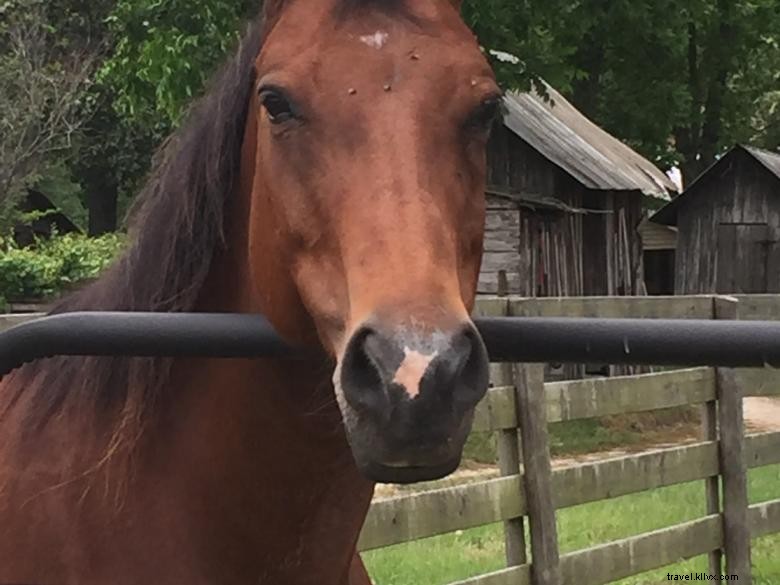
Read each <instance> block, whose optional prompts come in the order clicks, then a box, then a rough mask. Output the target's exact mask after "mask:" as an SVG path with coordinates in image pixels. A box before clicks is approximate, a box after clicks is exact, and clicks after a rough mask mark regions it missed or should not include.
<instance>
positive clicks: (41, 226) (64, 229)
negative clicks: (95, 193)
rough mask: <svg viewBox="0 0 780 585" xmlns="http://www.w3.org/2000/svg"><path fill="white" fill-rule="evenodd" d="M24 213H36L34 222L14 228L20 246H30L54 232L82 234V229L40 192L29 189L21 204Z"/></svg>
mask: <svg viewBox="0 0 780 585" xmlns="http://www.w3.org/2000/svg"><path fill="white" fill-rule="evenodd" d="M19 211H21V212H22V213H27V214H32V213H35V214H36V215H37V217H36V218H35V219H33V220H32V221H30V222H28V223H25V224H19V225H17V226H16V227H15V228H14V240H15V241H16V243H17V244H19V245H20V246H29V245H30V244H32V243H33V242H34V241H35V239H36V238H48V237H51V235H52V232H53V230H56V231H57V233H58V234H69V233H74V232H75V233H81V229H79V227H78V226H77V225H76V224H75V223H73V222H72V221H71V220H70V218H68V217H67V216H66V215H65V214H64V213H62V211H61V210H60V209H59V208H58V207H57V206H56V205H55V204H54V203H52V201H51V199H49V198H48V197H47V196H46V195H44V194H43V193H41V192H40V191H36V190H34V189H29V190H28V191H27V196H26V197H25V198H24V199H23V200H22V202H21V203H20V204H19Z"/></svg>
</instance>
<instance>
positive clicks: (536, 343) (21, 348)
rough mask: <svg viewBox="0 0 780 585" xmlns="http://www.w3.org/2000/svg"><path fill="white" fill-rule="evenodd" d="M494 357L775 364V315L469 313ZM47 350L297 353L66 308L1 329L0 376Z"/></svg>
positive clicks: (244, 322) (198, 321)
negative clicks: (753, 317) (713, 318)
mask: <svg viewBox="0 0 780 585" xmlns="http://www.w3.org/2000/svg"><path fill="white" fill-rule="evenodd" d="M476 324H477V328H478V329H479V331H480V333H481V334H482V337H483V339H484V340H485V344H486V346H487V348H488V353H489V354H490V357H491V360H492V361H495V362H557V363H586V362H596V363H610V364H632V365H674V366H728V367H764V366H779V367H780V322H775V321H707V320H694V319H684V320H669V319H590V318H522V317H501V318H482V319H477V320H476ZM55 355H94V356H136V357H152V356H159V357H204V358H205V357H214V358H259V357H291V358H295V357H305V354H303V353H302V352H300V351H299V350H296V349H295V348H293V347H291V346H290V345H288V344H287V343H285V341H284V340H283V339H282V338H281V337H280V336H279V335H278V333H277V332H276V331H275V330H274V328H273V327H272V325H271V324H270V323H269V322H268V320H267V319H266V318H265V317H263V316H262V315H241V314H228V313H219V314H207V313H102V312H101V313H65V314H61V315H55V316H51V317H43V318H40V319H36V320H34V321H30V322H28V323H24V324H21V325H17V326H16V327H12V328H11V329H8V330H7V331H5V332H2V333H0V376H2V375H4V374H7V373H9V372H10V371H12V370H14V369H16V368H18V367H19V366H21V365H23V364H25V363H27V362H30V361H33V360H36V359H40V358H45V357H51V356H55Z"/></svg>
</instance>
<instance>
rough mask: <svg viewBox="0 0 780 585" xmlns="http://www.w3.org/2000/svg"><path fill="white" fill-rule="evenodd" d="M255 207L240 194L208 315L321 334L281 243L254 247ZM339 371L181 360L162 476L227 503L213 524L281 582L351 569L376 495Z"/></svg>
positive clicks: (301, 334)
mask: <svg viewBox="0 0 780 585" xmlns="http://www.w3.org/2000/svg"><path fill="white" fill-rule="evenodd" d="M248 204H249V203H248V202H247V200H246V198H245V197H242V200H241V202H240V204H239V205H238V206H236V207H234V209H233V210H232V212H231V215H232V217H229V218H228V222H230V223H232V224H233V225H231V226H229V229H227V230H226V232H227V235H228V238H229V245H228V247H227V251H226V252H223V253H220V254H219V255H218V257H217V258H216V259H215V261H214V263H213V266H212V273H211V274H210V276H209V278H208V281H207V282H206V286H205V287H204V289H203V297H202V299H201V302H200V303H199V307H198V309H199V310H210V311H230V312H262V313H264V314H266V315H267V316H269V318H270V319H271V320H272V322H274V324H275V325H277V327H278V328H279V329H281V330H282V331H283V332H285V333H288V334H292V335H294V336H295V337H296V338H298V339H302V338H312V337H314V330H313V325H312V324H311V323H310V320H309V319H308V317H307V315H306V312H305V310H304V308H303V306H302V304H301V303H300V301H299V300H298V299H297V294H296V293H295V289H294V286H293V284H292V281H291V278H290V276H289V270H288V268H287V267H286V266H284V265H283V262H282V261H280V258H281V255H280V253H279V250H278V249H276V248H275V246H276V243H275V242H273V241H272V240H270V239H269V240H263V239H262V238H260V240H259V241H258V238H257V237H255V238H253V239H251V243H250V237H249V226H248V225H247V224H246V223H245V222H247V218H251V217H252V216H255V217H256V216H257V214H253V213H250V212H248V211H249V210H247V209H246V206H247V205H248ZM261 215H262V214H261ZM252 227H253V228H256V227H257V226H252ZM266 229H267V231H265V233H268V234H273V233H274V232H276V230H274V229H268V228H266ZM261 233H262V231H261ZM250 248H251V250H250ZM250 263H254V264H253V265H250ZM258 274H262V275H263V278H262V281H261V282H258V281H257V275H258ZM331 375H332V366H331V365H330V364H329V363H327V361H326V360H324V359H323V360H322V361H321V362H314V363H306V364H302V363H300V362H295V361H286V360H271V359H268V360H231V361H226V360H193V361H188V362H185V361H180V362H177V363H176V365H175V366H174V370H173V372H172V379H171V385H172V391H173V393H172V398H173V400H174V402H173V404H176V406H175V407H172V408H169V409H167V410H168V411H169V412H170V415H169V417H168V419H167V420H165V421H164V423H163V426H162V428H163V429H166V430H165V431H164V432H166V433H168V434H169V435H170V437H171V439H172V444H175V445H176V446H175V447H172V450H173V453H171V454H170V455H169V456H167V457H165V458H164V460H163V458H161V459H160V465H164V466H165V467H166V469H165V470H164V473H165V474H166V475H167V476H168V477H177V478H179V480H180V481H183V482H185V484H186V486H182V487H185V489H187V490H188V491H189V492H190V493H192V490H193V488H195V489H197V490H201V493H200V494H199V495H198V496H197V497H199V498H202V499H204V500H212V501H222V502H225V504H224V505H220V506H219V507H218V508H219V510H220V513H219V514H217V515H213V516H210V517H208V518H204V521H205V522H206V523H207V526H205V527H204V528H205V529H207V530H209V531H210V532H211V533H212V534H215V535H216V534H219V535H220V538H221V539H222V542H224V543H231V545H232V546H234V547H236V548H237V549H241V548H242V547H244V548H245V549H246V552H247V554H248V555H249V556H251V555H252V554H254V555H255V556H256V555H257V550H258V549H262V550H263V551H264V553H265V554H266V555H267V558H269V559H276V561H277V562H278V563H280V567H281V568H280V569H279V570H280V571H281V572H280V573H279V574H278V575H276V579H277V580H278V579H279V578H282V577H284V576H285V575H286V576H287V577H289V578H293V577H294V578H295V579H297V581H296V582H298V583H308V581H306V580H305V579H303V578H302V577H301V575H300V574H299V573H297V572H296V571H299V570H301V569H303V568H304V567H308V568H309V570H310V571H312V573H311V574H312V575H320V576H324V575H325V574H327V573H328V571H333V570H334V567H335V568H336V569H335V570H337V571H339V570H341V569H339V567H345V568H346V567H348V566H349V562H350V560H351V555H352V553H353V551H354V543H355V539H356V537H357V534H358V531H359V530H360V526H361V525H362V521H363V517H364V515H365V512H366V509H367V507H368V503H369V501H370V498H371V493H372V485H371V484H370V483H369V482H367V481H366V480H364V479H363V478H362V477H361V476H360V475H359V473H358V472H357V469H356V467H355V464H354V462H353V459H352V455H351V453H350V451H349V447H348V444H347V442H346V438H345V434H344V431H343V427H342V424H341V417H340V413H339V410H338V406H337V404H336V401H335V396H334V393H333V390H332V387H331V382H330V378H331ZM171 455H172V456H171ZM171 460H175V461H176V466H177V468H178V469H177V473H176V474H172V473H170V471H171V470H170V467H169V466H170V463H169V462H170V461H171ZM174 489H175V488H174ZM193 505H195V506H197V502H195V503H193ZM212 511H213V510H212ZM250 543H251V544H250ZM226 546H227V544H226ZM247 547H249V548H247ZM284 567H288V568H287V569H285V568H284ZM295 567H300V568H299V569H295ZM313 578H314V579H315V581H316V582H318V583H320V582H321V583H326V582H330V581H324V580H323V581H317V580H316V577H313ZM334 582H335V581H334Z"/></svg>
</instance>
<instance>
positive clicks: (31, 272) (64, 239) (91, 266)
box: [0, 234, 123, 300]
mask: <svg viewBox="0 0 780 585" xmlns="http://www.w3.org/2000/svg"><path fill="white" fill-rule="evenodd" d="M122 244H123V238H122V237H121V236H118V235H116V234H110V235H106V236H102V237H100V238H87V237H85V236H82V235H77V234H67V235H64V236H56V237H53V238H51V239H49V240H40V241H38V242H37V243H36V245H35V246H31V247H27V248H20V247H18V246H16V245H15V244H14V243H13V242H12V241H5V242H2V245H0V298H3V297H4V298H6V299H10V300H16V299H32V298H47V297H51V296H54V295H57V294H59V293H62V292H64V291H66V290H68V289H70V288H73V287H74V286H75V285H78V284H80V283H83V282H85V281H88V280H91V279H94V278H96V277H97V276H98V275H99V274H100V273H101V272H102V271H103V270H104V269H105V268H106V267H107V266H108V265H109V264H110V263H111V262H112V261H113V260H114V258H116V256H117V254H118V253H119V251H120V250H121V248H122Z"/></svg>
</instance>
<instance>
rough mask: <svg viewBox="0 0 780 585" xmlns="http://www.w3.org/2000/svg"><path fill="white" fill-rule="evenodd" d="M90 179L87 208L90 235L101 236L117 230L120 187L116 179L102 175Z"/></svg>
mask: <svg viewBox="0 0 780 585" xmlns="http://www.w3.org/2000/svg"><path fill="white" fill-rule="evenodd" d="M101 179H102V180H97V181H90V183H89V185H88V186H87V209H88V211H89V235H90V236H101V235H103V234H107V233H110V232H114V231H116V226H117V217H116V213H117V199H118V197H119V189H118V186H117V183H116V181H115V180H113V179H112V178H109V177H102V178H101Z"/></svg>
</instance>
